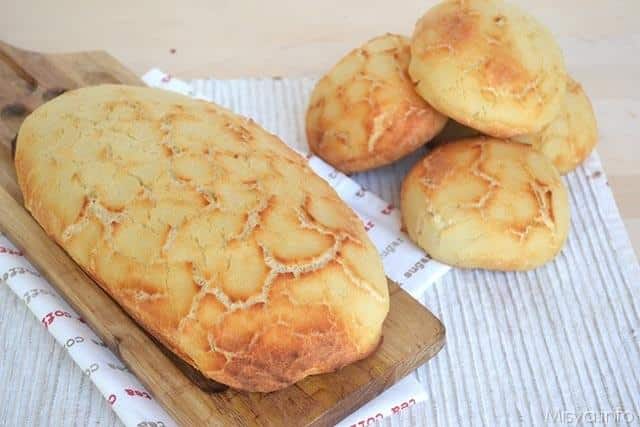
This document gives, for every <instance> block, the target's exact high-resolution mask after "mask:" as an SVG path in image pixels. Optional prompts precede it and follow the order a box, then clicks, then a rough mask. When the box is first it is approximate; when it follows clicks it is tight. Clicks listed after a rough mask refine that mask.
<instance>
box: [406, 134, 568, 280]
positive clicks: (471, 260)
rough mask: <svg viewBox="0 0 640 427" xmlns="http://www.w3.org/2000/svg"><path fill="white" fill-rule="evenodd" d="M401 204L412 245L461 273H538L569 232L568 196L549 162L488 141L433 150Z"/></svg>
mask: <svg viewBox="0 0 640 427" xmlns="http://www.w3.org/2000/svg"><path fill="white" fill-rule="evenodd" d="M401 204H402V206H401V207H402V218H403V220H404V224H405V226H406V228H407V232H408V233H409V236H410V237H411V239H413V240H414V241H415V242H416V243H417V244H418V245H419V246H420V247H422V248H423V249H424V250H425V251H426V252H427V253H428V254H429V255H431V256H432V257H433V258H434V259H437V260H439V261H442V262H444V263H446V264H450V265H454V266H457V267H464V268H486V269H490V270H504V271H510V270H529V269H532V268H535V267H538V266H540V265H542V264H544V263H545V262H547V261H549V260H551V259H552V258H553V257H554V256H555V255H556V254H557V253H558V252H559V251H560V249H561V248H562V245H563V244H564V241H565V239H566V237H567V233H568V229H569V205H568V201H567V191H566V189H565V188H564V185H563V183H562V180H561V178H560V176H559V175H558V172H557V171H556V169H555V168H554V167H553V165H552V164H551V162H550V161H549V159H547V158H546V157H545V156H543V155H542V154H540V153H538V152H537V151H535V150H534V149H533V148H532V147H531V146H529V145H525V144H516V143H513V142H507V141H501V140H497V139H491V138H488V139H485V138H481V137H480V138H471V139H465V140H461V141H457V142H453V143H450V144H444V145H441V146H439V147H437V148H436V149H434V150H433V151H432V152H430V153H429V154H428V155H427V156H426V157H425V158H424V159H423V160H422V161H420V162H419V163H418V164H417V165H416V166H414V168H413V169H412V170H411V172H409V175H407V177H406V178H405V180H404V182H403V184H402V194H401Z"/></svg>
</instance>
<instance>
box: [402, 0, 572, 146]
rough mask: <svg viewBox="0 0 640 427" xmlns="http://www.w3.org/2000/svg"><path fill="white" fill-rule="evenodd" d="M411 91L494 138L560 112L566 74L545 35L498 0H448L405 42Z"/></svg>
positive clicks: (531, 128)
mask: <svg viewBox="0 0 640 427" xmlns="http://www.w3.org/2000/svg"><path fill="white" fill-rule="evenodd" d="M409 74H410V75H411V78H412V79H413V81H414V82H415V83H416V90H417V91H418V93H420V95H422V97H423V98H424V99H425V100H426V101H427V102H428V103H429V104H431V105H432V106H433V107H434V108H435V109H436V110H438V111H440V112H441V113H443V114H445V115H446V116H448V117H450V118H452V119H454V120H456V121H457V122H460V123H462V124H464V125H467V126H469V127H471V128H474V129H477V130H479V131H480V132H481V133H484V134H487V135H492V136H496V137H501V138H508V137H512V136H515V135H521V134H529V133H534V132H538V131H540V130H541V129H542V128H543V127H544V126H545V125H547V124H548V123H549V122H551V120H553V118H554V117H555V116H556V115H557V114H558V112H559V111H560V107H561V106H562V103H563V100H564V95H565V86H566V84H565V79H566V71H565V66H564V59H563V57H562V53H561V51H560V48H559V47H558V45H557V44H556V42H555V41H554V39H553V37H552V36H551V33H549V31H548V30H547V29H545V28H544V27H543V26H542V25H541V24H540V23H538V21H536V20H535V19H534V18H532V17H531V16H529V15H527V14H525V13H524V12H522V11H521V10H520V9H519V8H517V7H515V6H512V5H510V4H508V3H504V2H502V1H500V0H451V1H445V2H442V3H440V4H439V5H437V6H435V7H434V8H432V9H431V10H429V11H428V12H427V13H426V14H425V15H424V16H423V17H422V18H421V19H420V20H419V21H418V23H417V24H416V28H415V31H414V33H413V37H412V40H411V63H410V65H409Z"/></svg>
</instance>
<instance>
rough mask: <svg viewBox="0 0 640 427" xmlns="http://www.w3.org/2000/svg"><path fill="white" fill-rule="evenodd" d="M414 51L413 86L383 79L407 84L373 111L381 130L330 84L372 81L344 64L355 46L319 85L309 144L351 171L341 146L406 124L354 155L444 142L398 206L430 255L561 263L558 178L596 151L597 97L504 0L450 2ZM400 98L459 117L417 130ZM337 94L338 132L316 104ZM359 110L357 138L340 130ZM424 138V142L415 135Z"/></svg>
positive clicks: (419, 28)
mask: <svg viewBox="0 0 640 427" xmlns="http://www.w3.org/2000/svg"><path fill="white" fill-rule="evenodd" d="M394 37H398V36H394ZM375 40H378V39H374V41H375ZM372 42H373V41H372ZM372 42H369V43H368V44H367V45H365V47H363V48H361V49H360V50H362V49H366V47H367V46H368V45H369V44H370V43H372ZM410 50H411V52H410V59H409V63H408V66H407V74H408V76H409V78H410V79H411V81H412V86H411V87H410V88H409V87H408V86H407V85H406V82H405V81H404V80H403V79H390V75H391V74H389V73H387V74H384V75H383V78H384V79H387V80H388V82H385V83H388V84H392V85H400V82H402V84H401V86H402V91H396V92H395V93H396V94H397V95H398V96H396V97H394V98H393V100H392V101H393V102H386V103H377V104H375V105H376V108H377V110H376V115H375V117H378V116H382V117H385V119H384V120H382V119H379V120H381V121H383V122H384V126H382V127H380V126H375V122H376V119H375V117H374V118H372V117H371V115H370V114H369V115H364V114H359V113H358V112H363V111H366V112H369V110H367V109H366V108H364V107H362V106H360V104H357V103H349V101H348V98H344V97H343V95H342V94H343V93H344V92H345V91H347V92H349V91H350V88H349V87H347V88H345V87H340V86H339V85H334V86H329V85H327V83H326V80H327V79H332V78H333V77H332V76H334V75H336V74H340V75H345V73H347V74H348V73H351V74H352V75H353V76H357V77H356V78H360V79H364V80H368V79H369V73H370V69H368V68H366V67H365V68H364V69H363V68H362V67H360V68H359V67H355V66H353V67H347V68H346V72H345V70H344V68H345V65H344V62H345V61H346V60H347V58H349V57H350V56H352V55H357V53H353V52H352V53H351V54H350V55H348V56H347V58H345V59H343V61H342V62H341V63H340V64H338V65H337V66H336V67H335V68H334V69H333V70H332V71H330V72H329V74H328V75H327V76H326V77H325V78H323V79H322V80H321V81H320V83H319V84H318V86H317V88H316V90H315V91H314V95H313V96H312V100H311V105H310V108H309V113H308V115H307V134H308V136H309V144H310V146H311V149H312V150H313V151H314V152H315V153H316V154H318V155H320V156H321V157H323V158H324V159H325V160H327V161H328V162H329V163H331V164H332V165H333V166H335V167H336V168H338V169H340V170H342V171H344V172H353V171H356V170H362V169H353V168H348V167H343V166H344V163H343V162H342V161H341V160H343V159H344V153H345V151H346V149H345V147H353V146H358V145H359V146H366V144H363V142H362V141H363V140H367V138H369V139H370V138H372V137H374V138H377V137H378V136H379V134H380V128H382V129H384V130H386V129H399V128H401V129H402V132H397V131H396V132H388V133H387V134H386V135H385V144H384V145H385V146H389V147H394V148H395V150H394V155H393V156H390V155H382V154H379V153H375V152H373V153H372V152H369V153H367V156H368V157H367V156H365V154H364V153H365V152H366V150H361V151H359V152H355V151H354V150H351V151H350V154H352V155H353V156H355V157H353V156H352V157H351V158H350V161H351V163H353V162H354V160H353V159H354V158H365V157H367V158H370V157H375V158H376V159H377V161H376V162H374V163H371V162H369V163H368V165H367V166H368V168H369V167H375V166H382V165H385V164H389V163H391V162H392V161H394V160H396V159H397V158H399V157H402V156H403V155H406V154H408V153H410V152H411V151H413V150H414V149H415V148H416V147H418V146H420V145H424V144H425V143H427V142H429V141H432V140H433V141H437V142H438V143H439V144H438V145H437V147H436V148H435V149H433V150H432V151H431V152H430V153H428V154H427V156H426V157H425V158H424V159H422V160H421V161H419V162H418V163H417V164H416V165H415V166H414V168H413V170H411V172H410V173H409V174H408V176H407V177H406V178H405V180H404V182H403V186H402V192H401V209H402V217H403V221H404V224H405V227H406V230H407V233H408V234H409V236H410V237H411V238H412V239H413V240H414V241H415V242H416V243H417V244H418V245H419V246H421V247H422V248H423V249H424V250H425V251H426V252H427V253H428V254H429V255H430V256H432V257H433V258H434V259H437V260H439V261H442V262H444V263H447V264H451V265H455V266H458V267H463V268H486V269H493V270H503V271H512V270H528V269H532V268H535V267H538V266H540V265H543V264H544V263H546V262H548V261H550V260H551V259H553V258H554V257H555V256H556V255H557V254H558V253H559V251H560V250H561V248H562V246H563V245H564V242H565V240H566V237H567V234H568V229H569V222H570V221H569V204H568V197H567V191H566V189H565V188H564V184H563V182H562V180H561V178H560V174H565V173H568V172H570V171H571V170H573V169H575V168H576V167H577V166H578V165H580V164H581V163H582V162H583V161H584V160H585V159H586V158H587V157H588V156H589V154H590V153H591V151H592V150H593V148H594V146H595V145H596V143H597V134H598V132H597V126H596V120H595V117H594V113H593V109H592V107H591V104H590V101H589V99H588V97H587V96H586V94H585V93H584V91H583V90H582V87H581V86H580V84H579V83H577V82H575V81H574V80H573V79H572V78H571V77H569V76H568V74H567V72H566V69H565V64H564V59H563V55H562V52H561V50H560V48H559V46H558V45H557V43H556V41H555V40H554V38H553V36H552V35H551V33H550V32H549V31H548V30H547V29H546V28H545V27H544V26H543V25H541V24H540V23H539V22H538V21H537V20H535V19H534V18H533V17H531V16H530V15H528V14H526V13H525V12H523V11H521V10H520V9H519V8H517V7H515V6H513V5H510V4H509V3H506V2H503V1H501V0H449V1H444V2H442V3H440V4H438V5H436V6H435V7H433V8H432V9H430V10H429V11H427V12H426V13H425V14H424V15H423V16H422V17H421V18H420V19H419V20H418V22H417V24H416V27H415V30H414V33H413V36H412V37H411V40H410ZM354 52H358V50H356V51H354ZM386 52H391V51H388V50H387V51H385V54H386ZM392 56H393V57H394V58H396V59H397V55H395V54H393V55H392ZM401 63H402V64H404V61H401ZM403 66H404V65H403ZM336 70H342V71H336ZM342 81H343V82H344V81H346V80H344V79H343V80H342ZM391 82H392V83H391ZM349 84H352V83H349ZM318 93H321V94H322V96H321V97H318ZM403 94H404V96H405V97H406V100H411V102H412V103H414V104H415V94H418V95H419V97H420V98H422V99H423V100H424V101H425V102H426V103H425V104H423V105H425V106H427V107H428V108H429V109H430V111H431V110H435V111H437V112H438V113H440V114H441V115H442V116H444V117H448V118H450V119H451V120H449V122H448V124H447V125H446V126H444V121H443V122H442V124H443V126H440V127H438V131H441V133H439V134H438V135H435V134H434V132H418V129H417V128H416V129H411V127H412V126H417V124H416V123H417V122H410V121H407V120H401V118H402V115H397V114H394V112H396V111H398V109H397V107H396V106H398V105H406V103H407V102H408V101H404V102H403V100H402V98H401V97H402V96H403ZM334 97H338V98H341V99H343V100H346V101H345V102H347V104H342V105H341V109H342V111H347V112H349V114H343V115H339V111H337V110H335V109H334V113H335V116H336V117H340V120H342V122H341V123H340V127H338V126H337V125H336V123H337V122H335V121H331V120H324V121H319V120H318V119H317V116H318V115H317V111H316V110H317V109H318V108H321V107H323V106H324V108H326V105H327V104H328V102H327V101H326V100H328V99H332V98H334ZM385 99H388V98H385ZM369 105H370V106H371V105H372V104H371V103H370V104H369ZM319 106H320V107H319ZM331 108H333V107H331ZM385 111H388V112H386V113H385ZM423 114H425V113H423ZM433 114H437V113H430V115H429V117H433ZM353 117H358V120H360V121H359V122H358V123H360V125H359V126H361V129H362V131H361V132H360V133H359V134H357V138H356V137H353V135H354V134H350V133H348V132H342V130H343V129H344V128H345V127H349V126H350V125H352V126H355V124H354V123H355V122H352V121H351V120H352V118H353ZM363 118H364V122H363ZM367 120H368V122H367ZM318 123H321V124H322V125H321V126H318ZM361 123H369V124H368V125H364V126H362V125H361ZM438 123H440V122H438ZM436 127H437V126H432V127H431V128H430V129H431V130H433V129H434V128H436ZM442 129H444V130H442ZM327 135H329V136H327ZM331 135H340V137H339V138H337V140H339V142H333V143H332V144H331V143H324V144H323V143H318V141H323V140H330V136H331ZM400 135H402V136H406V135H411V136H412V138H409V139H407V138H402V137H400ZM418 135H422V141H416V140H415V138H416V136H418ZM394 138H395V141H394ZM408 140H410V141H411V142H410V143H409V142H408ZM319 146H322V149H319ZM375 149H376V147H375V146H374V150H373V151H375Z"/></svg>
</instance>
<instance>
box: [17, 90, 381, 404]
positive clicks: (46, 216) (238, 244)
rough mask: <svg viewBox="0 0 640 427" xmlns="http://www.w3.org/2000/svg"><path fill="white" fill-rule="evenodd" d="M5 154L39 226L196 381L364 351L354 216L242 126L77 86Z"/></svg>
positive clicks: (286, 155) (218, 114)
mask: <svg viewBox="0 0 640 427" xmlns="http://www.w3.org/2000/svg"><path fill="white" fill-rule="evenodd" d="M15 162H16V171H17V175H18V181H19V184H20V187H21V189H22V192H23V194H24V200H25V206H26V208H27V209H28V210H29V211H30V212H31V214H32V215H33V216H34V218H35V219H36V220H37V221H38V222H39V223H40V224H41V226H42V227H43V228H44V230H45V231H46V232H47V233H48V234H50V235H51V236H52V237H53V238H54V239H55V240H56V241H57V242H58V243H59V244H60V245H61V246H62V247H63V248H64V249H65V250H66V251H67V252H68V253H69V254H70V255H71V256H72V257H73V259H74V260H75V261H76V262H77V263H78V264H79V265H80V266H81V267H82V268H83V269H84V270H86V271H87V273H88V274H90V275H91V276H92V277H93V278H94V279H95V280H96V281H97V282H98V284H99V285H100V286H101V287H102V288H103V289H104V290H105V291H107V292H108V293H109V294H110V295H111V296H112V297H113V298H114V299H115V300H116V301H117V302H118V303H119V304H120V305H121V306H122V307H123V308H124V309H125V310H126V311H127V312H128V313H129V314H130V315H131V316H132V317H133V318H134V319H136V321H138V322H139V324H140V325H142V326H143V327H144V328H145V329H146V330H147V331H148V332H150V333H151V334H152V335H154V336H155V337H156V338H158V339H159V340H160V341H161V342H162V343H163V344H164V345H166V346H167V347H168V348H169V349H171V350H172V351H173V352H175V353H176V354H177V355H178V356H180V357H181V358H183V359H184V360H185V361H186V362H188V363H189V364H191V365H193V366H194V367H195V368H197V369H198V370H199V371H201V372H202V373H203V374H204V375H205V376H207V377H209V378H212V379H214V380H216V381H218V382H221V383H224V384H227V385H229V386H231V387H234V388H238V389H243V390H250V391H262V392H268V391H272V390H277V389H280V388H283V387H285V386H288V385H290V384H292V383H294V382H296V381H298V380H301V379H302V378H304V377H306V376H308V375H311V374H318V373H323V372H329V371H333V370H335V369H337V368H340V367H342V366H343V365H346V364H348V363H351V362H354V361H356V360H359V359H362V358H364V357H366V356H367V355H369V354H370V353H372V352H373V351H374V350H375V349H376V347H377V345H378V343H379V341H380V337H381V328H382V323H383V320H384V319H385V316H386V314H387V312H388V308H389V295H388V289H387V283H386V279H385V275H384V272H383V269H382V264H381V261H380V258H379V256H378V254H377V252H376V250H375V248H374V247H373V245H372V244H371V242H370V241H369V239H368V237H367V235H366V233H365V230H364V228H363V226H362V224H361V222H360V220H359V219H358V218H357V217H356V215H355V214H354V213H353V212H352V211H351V210H350V209H349V208H348V207H347V206H346V205H345V204H344V203H343V202H342V201H341V200H340V199H339V198H338V196H337V194H336V193H335V192H334V190H333V189H332V188H331V187H330V186H329V185H328V184H327V183H326V182H325V181H323V180H322V179H321V178H319V177H318V176H317V175H315V174H314V173H313V171H312V170H311V169H310V168H309V167H308V166H307V164H306V161H305V160H304V159H303V158H302V157H300V156H299V155H297V154H296V153H294V152H293V151H292V150H290V149H289V148H288V147H286V146H285V144H283V143H282V142H281V141H280V140H279V139H278V138H277V137H275V136H274V135H271V134H269V133H267V132H266V131H264V130H263V129H262V128H260V127H259V126H258V125H256V124H255V123H254V122H252V121H251V120H247V119H244V118H242V117H239V116H237V115H235V114H233V113H231V112H229V111H227V110H225V109H223V108H220V107H218V106H216V105H214V104H211V103H207V102H203V101H196V100H191V99H189V98H187V97H184V96H181V95H177V94H173V93H169V92H165V91H161V90H156V89H149V88H139V87H128V86H118V85H105V86H96V87H90V88H85V89H79V90H75V91H71V92H68V93H66V94H64V95H62V96H60V97H58V98H56V99H54V100H52V101H50V102H49V103H47V104H45V105H43V106H42V107H40V108H38V109H37V110H36V111H34V112H33V113H32V114H31V115H30V116H29V117H28V118H27V119H26V120H25V122H24V124H23V125H22V128H21V129H20V133H19V136H18V141H17V149H16V159H15Z"/></svg>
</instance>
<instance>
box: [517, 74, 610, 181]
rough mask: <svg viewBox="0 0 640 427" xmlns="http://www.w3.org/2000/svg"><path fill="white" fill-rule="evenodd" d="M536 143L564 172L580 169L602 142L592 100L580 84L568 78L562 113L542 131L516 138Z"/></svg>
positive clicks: (524, 141) (537, 148)
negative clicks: (599, 141) (600, 141)
mask: <svg viewBox="0 0 640 427" xmlns="http://www.w3.org/2000/svg"><path fill="white" fill-rule="evenodd" d="M513 139H514V140H516V141H518V142H523V143H526V144H531V145H533V148H535V149H536V150H538V151H540V152H541V153H543V154H544V155H545V156H547V157H548V158H549V159H551V161H552V162H553V164H554V166H555V167H556V169H558V171H559V172H560V173H561V174H563V175H564V174H566V173H569V172H571V171H572V170H574V169H575V168H577V167H578V166H579V165H580V164H581V163H582V162H584V161H585V160H586V158H587V157H589V154H591V152H592V151H593V148H594V147H595V146H596V144H597V142H598V126H597V124H596V118H595V115H594V113H593V108H592V107H591V101H589V98H588V97H587V94H586V93H585V92H584V90H583V89H582V86H581V85H580V83H578V82H576V81H574V80H573V79H571V78H568V79H567V96H566V97H565V102H564V104H563V106H562V110H560V114H558V116H557V117H556V118H555V119H554V120H553V121H552V122H551V123H549V125H547V126H546V127H545V128H544V129H543V130H542V131H541V132H539V133H536V134H532V135H522V136H517V137H514V138H513Z"/></svg>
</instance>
